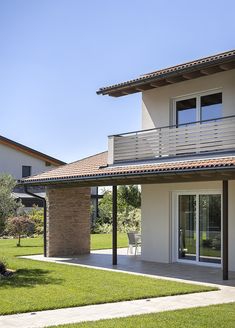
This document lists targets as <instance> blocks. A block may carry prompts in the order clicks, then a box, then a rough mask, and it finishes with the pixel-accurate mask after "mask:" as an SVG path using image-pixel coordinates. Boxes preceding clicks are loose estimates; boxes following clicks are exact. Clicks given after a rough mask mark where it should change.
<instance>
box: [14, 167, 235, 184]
mask: <svg viewBox="0 0 235 328" xmlns="http://www.w3.org/2000/svg"><path fill="white" fill-rule="evenodd" d="M234 169H235V166H234V165H232V166H227V167H226V166H217V167H201V168H200V167H198V168H190V169H181V170H179V169H173V170H162V171H154V170H153V171H149V172H140V173H137V172H131V173H122V174H118V173H115V174H103V175H93V176H83V177H82V176H81V177H76V176H71V177H66V178H48V179H41V180H40V179H39V180H33V181H31V183H30V182H27V181H21V183H20V184H19V185H23V186H26V185H28V186H33V185H44V186H45V185H48V184H53V183H54V184H59V183H71V182H74V183H76V182H89V181H92V180H93V181H102V180H115V179H117V178H122V179H125V178H131V177H135V178H138V177H141V178H144V177H147V176H150V175H168V174H172V175H179V174H182V173H194V172H195V173H196V172H201V171H204V172H205V171H215V172H217V171H222V170H226V171H228V170H231V171H233V170H234Z"/></svg>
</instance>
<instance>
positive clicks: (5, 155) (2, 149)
mask: <svg viewBox="0 0 235 328" xmlns="http://www.w3.org/2000/svg"><path fill="white" fill-rule="evenodd" d="M64 164H65V162H62V161H60V160H58V159H56V158H53V157H51V156H48V155H46V154H44V153H41V152H39V151H37V150H35V149H32V148H29V147H27V146H25V145H22V144H20V143H18V142H16V141H13V140H10V139H8V138H5V137H3V136H0V173H1V174H3V173H6V174H10V175H12V176H13V177H14V178H15V179H16V180H19V179H21V178H25V177H28V176H32V175H36V174H38V173H42V172H45V171H48V170H52V169H53V168H56V167H58V166H60V165H64ZM32 191H33V192H35V193H36V194H37V195H38V196H41V197H44V196H45V191H44V187H35V188H34V189H33V190H32ZM14 196H15V197H16V198H19V199H21V201H22V203H23V205H24V206H25V207H32V205H33V204H35V205H38V206H39V207H42V206H43V202H42V200H41V199H38V198H34V197H33V196H30V195H27V194H26V193H25V192H24V189H23V188H20V187H16V188H15V190H14Z"/></svg>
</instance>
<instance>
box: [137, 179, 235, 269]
mask: <svg viewBox="0 0 235 328" xmlns="http://www.w3.org/2000/svg"><path fill="white" fill-rule="evenodd" d="M194 190H198V191H199V190H200V191H201V190H218V191H220V192H222V182H221V181H213V182H193V183H167V184H158V185H157V184H151V185H142V255H141V257H142V259H143V260H145V261H153V262H162V263H171V262H174V261H175V254H174V252H173V249H175V248H176V240H175V234H174V231H176V225H175V221H176V215H174V210H173V211H172V208H174V207H173V206H174V205H173V204H171V203H172V193H173V192H174V191H194ZM234 199H235V181H230V182H229V269H230V270H233V271H235V256H234V254H235V238H234V231H235V202H234ZM174 226H175V228H173V227H174Z"/></svg>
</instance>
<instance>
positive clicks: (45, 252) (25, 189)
mask: <svg viewBox="0 0 235 328" xmlns="http://www.w3.org/2000/svg"><path fill="white" fill-rule="evenodd" d="M24 192H25V193H26V194H28V195H30V196H33V197H35V198H38V199H41V200H42V201H43V210H44V220H43V241H44V256H45V257H47V239H46V235H47V203H46V199H45V198H44V197H41V196H38V195H36V194H34V193H32V192H30V191H28V186H27V185H24Z"/></svg>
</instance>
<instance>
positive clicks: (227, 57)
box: [97, 50, 235, 95]
mask: <svg viewBox="0 0 235 328" xmlns="http://www.w3.org/2000/svg"><path fill="white" fill-rule="evenodd" d="M234 60H235V50H230V51H227V52H223V53H219V54H216V55H212V56H209V57H204V58H200V59H197V60H194V61H190V62H187V63H183V64H179V65H175V66H172V67H168V68H165V69H160V70H157V71H154V72H150V73H147V74H143V75H140V76H139V77H137V78H135V79H131V80H128V81H125V82H121V83H117V84H113V85H110V86H107V87H102V88H100V89H99V90H98V91H97V94H103V95H105V94H109V95H112V94H111V92H115V91H119V90H124V89H126V88H127V87H132V86H136V87H137V86H141V85H143V84H144V83H146V82H151V81H152V82H153V81H155V80H156V79H160V78H166V77H168V76H171V77H172V76H178V75H180V74H182V73H186V72H192V71H195V70H197V69H198V70H199V69H202V68H204V69H205V68H208V67H211V66H214V65H216V64H217V65H218V64H223V63H227V62H232V61H233V62H234ZM139 91H140V90H139ZM136 92H138V91H136ZM123 95H124V94H123Z"/></svg>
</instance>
